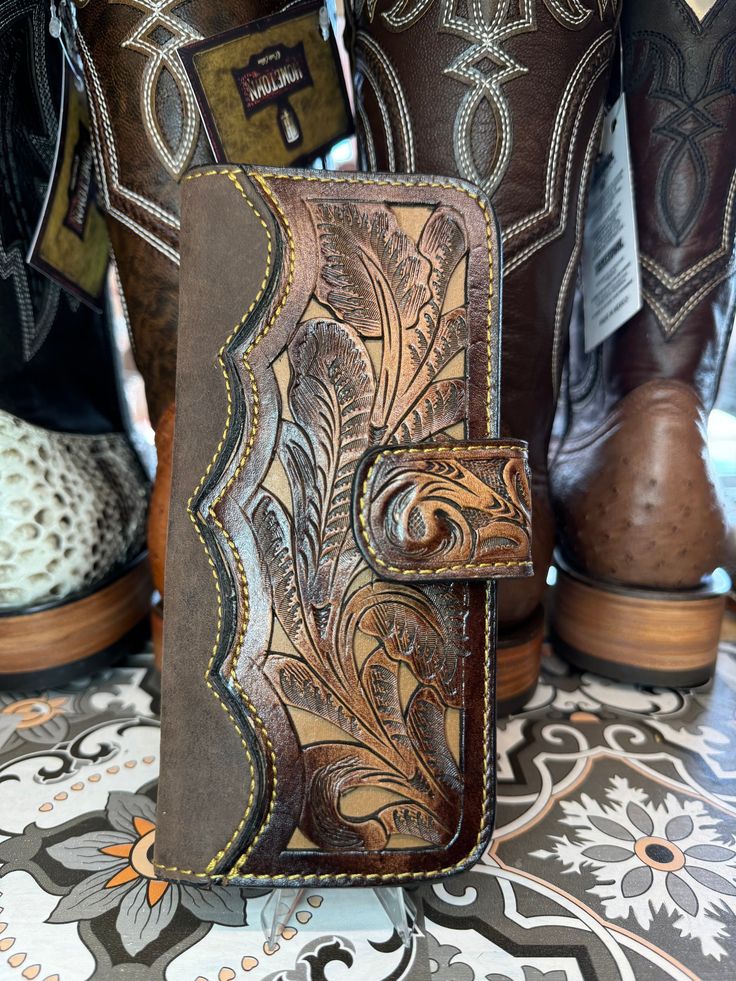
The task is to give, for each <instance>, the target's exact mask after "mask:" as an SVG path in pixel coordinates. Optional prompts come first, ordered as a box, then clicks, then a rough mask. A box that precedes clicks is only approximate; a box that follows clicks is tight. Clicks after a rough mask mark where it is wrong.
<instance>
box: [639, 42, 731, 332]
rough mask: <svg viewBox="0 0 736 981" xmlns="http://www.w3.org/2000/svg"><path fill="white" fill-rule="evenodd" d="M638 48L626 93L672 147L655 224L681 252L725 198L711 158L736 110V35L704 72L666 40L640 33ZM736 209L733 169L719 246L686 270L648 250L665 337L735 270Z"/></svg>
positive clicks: (646, 277)
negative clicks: (642, 104) (643, 106)
mask: <svg viewBox="0 0 736 981" xmlns="http://www.w3.org/2000/svg"><path fill="white" fill-rule="evenodd" d="M634 42H635V43H634V44H633V45H632V47H631V49H630V57H629V59H628V63H627V66H626V67H627V76H628V78H629V81H628V83H627V91H629V92H630V93H631V94H632V95H633V96H634V97H635V98H636V99H637V100H642V101H644V100H645V101H646V102H647V103H649V104H650V106H651V107H652V108H653V111H654V112H656V114H657V118H656V125H655V126H654V128H653V133H654V134H655V135H656V136H659V137H664V138H665V139H666V140H667V141H668V143H669V150H668V151H667V152H665V153H663V154H662V156H661V162H660V167H659V173H658V175H657V182H656V191H655V202H656V218H657V222H658V224H659V227H660V228H661V231H662V235H663V238H665V239H666V240H667V241H668V242H669V243H670V245H671V246H672V247H675V248H678V247H681V246H684V245H687V244H688V240H692V238H693V236H694V235H695V234H696V233H697V227H698V223H699V222H700V221H701V220H703V216H704V212H705V211H706V207H707V206H708V205H709V204H710V202H711V201H712V200H713V197H714V195H717V196H718V197H719V198H720V197H721V194H722V191H721V190H719V189H714V186H713V185H714V180H717V178H718V171H719V170H720V169H721V168H720V167H718V168H715V167H714V166H713V161H712V159H709V153H710V154H711V156H712V152H713V150H712V148H713V146H714V145H715V146H717V145H718V144H719V143H720V144H721V145H722V146H724V147H725V145H726V141H727V139H728V138H727V136H726V132H727V129H728V119H729V118H730V117H732V116H733V114H734V107H735V106H736V34H734V33H731V34H728V35H726V36H725V37H724V38H722V39H721V41H720V42H719V43H718V44H717V45H716V46H715V48H714V50H713V53H712V55H711V57H710V58H709V59H708V61H707V63H706V66H705V70H704V71H702V72H698V71H697V67H696V66H693V65H692V64H690V63H688V65H686V64H685V55H684V53H683V50H682V48H681V47H680V46H678V45H677V44H676V43H675V42H674V41H672V40H671V39H669V38H668V37H666V36H665V35H663V34H659V33H654V32H641V33H639V34H637V35H636V36H635V38H634ZM655 107H656V108H655ZM683 187H687V188H688V193H687V194H686V195H683V193H682V188H683ZM724 190H725V189H724ZM735 204H736V170H732V172H731V180H730V186H729V187H728V189H727V192H726V207H725V208H724V209H723V220H722V226H721V229H720V241H719V242H718V247H717V248H716V249H715V250H713V251H712V252H710V253H708V254H707V255H704V256H701V257H700V258H698V261H696V262H693V263H691V264H689V265H688V267H687V268H685V269H675V270H671V269H667V268H665V267H664V266H663V265H662V264H661V263H659V262H657V261H655V259H654V258H652V257H651V256H650V255H647V253H646V251H645V250H644V249H642V254H641V265H642V280H643V282H642V286H643V295H644V299H645V302H646V303H647V305H648V306H649V307H650V309H651V310H652V311H653V312H654V315H655V316H656V318H657V320H658V321H659V323H660V325H661V327H662V330H663V331H664V333H665V334H666V335H667V336H671V335H673V334H674V333H675V332H676V331H677V329H678V328H679V326H680V325H681V324H682V323H683V321H684V320H685V319H686V317H687V315H688V314H689V313H690V312H691V311H692V310H693V309H694V307H695V306H696V305H697V304H698V303H699V302H700V301H701V300H702V299H703V298H704V297H705V296H706V295H707V294H708V293H709V292H710V291H711V290H713V289H714V288H715V287H716V286H717V285H718V284H719V283H720V282H722V281H723V280H724V279H725V278H726V276H728V275H729V274H730V272H731V271H732V270H733V264H734V252H733V242H734V233H735V231H736V223H735V221H734V205H735ZM707 221H708V222H709V223H710V219H709V218H708V219H707ZM714 230H715V229H714Z"/></svg>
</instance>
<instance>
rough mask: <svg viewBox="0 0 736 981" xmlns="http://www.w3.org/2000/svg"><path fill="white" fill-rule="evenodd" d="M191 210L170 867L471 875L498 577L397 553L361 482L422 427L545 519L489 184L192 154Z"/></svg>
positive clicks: (482, 800)
mask: <svg viewBox="0 0 736 981" xmlns="http://www.w3.org/2000/svg"><path fill="white" fill-rule="evenodd" d="M182 220H183V234H182V250H183V251H182V270H183V277H182V283H183V284H184V288H183V290H182V295H181V322H180V347H179V365H178V380H177V415H176V428H175V439H174V468H173V469H174V472H173V485H172V498H171V501H172V504H171V512H170V514H171V517H170V528H169V545H168V553H167V563H166V595H167V600H166V602H167V613H166V629H165V638H164V643H165V653H164V671H163V696H164V697H163V704H164V707H165V708H164V716H163V733H162V767H161V783H160V787H159V799H158V830H157V840H156V853H155V859H154V862H155V866H156V871H157V875H160V876H165V877H169V878H174V879H185V880H191V881H194V882H201V883H207V882H212V881H215V882H232V883H236V884H260V885H284V884H287V883H288V884H290V885H298V884H300V883H303V884H305V885H308V884H313V883H316V882H319V883H321V884H323V885H330V884H334V885H350V884H354V885H375V884H395V883H405V882H411V881H415V880H416V881H419V880H421V879H423V878H431V877H435V876H440V875H448V874H450V873H452V872H455V871H459V870H460V869H462V868H465V867H467V866H468V865H469V864H471V863H472V862H473V861H475V860H476V859H477V858H478V856H479V855H480V854H481V852H482V850H483V848H484V847H485V845H486V843H487V841H488V839H489V836H490V831H491V825H492V816H493V788H494V776H493V774H494V748H493V714H494V706H493V701H494V699H493V644H494V639H493V638H494V630H495V601H494V589H495V587H494V584H493V582H491V581H488V582H477V581H475V582H474V581H471V580H469V579H467V580H466V579H464V580H461V581H431V582H422V583H418V582H411V581H408V582H400V583H399V582H392V581H388V580H387V579H386V578H384V577H383V576H382V575H379V574H376V573H375V572H373V571H372V569H371V568H370V567H369V565H368V564H367V563H366V561H365V559H364V558H363V555H362V553H361V551H360V547H359V545H358V537H359V535H360V531H359V526H356V525H355V524H354V522H353V521H352V507H351V500H352V499H353V497H354V495H355V487H356V483H359V482H360V478H359V477H358V476H356V474H358V473H359V472H363V469H364V467H365V465H366V464H369V465H370V461H371V460H372V459H373V456H374V452H375V451H376V450H387V449H393V448H398V447H399V446H402V444H405V443H406V440H407V438H408V439H409V440H410V442H411V444H412V445H411V447H410V449H412V450H413V449H420V448H421V449H422V450H423V451H424V450H431V449H433V448H437V449H441V451H442V453H443V456H445V457H447V454H448V453H449V454H451V455H450V456H449V459H451V460H452V461H454V463H455V466H456V467H457V465H458V464H459V462H460V461H462V460H463V454H466V455H469V456H473V457H475V459H476V462H477V460H478V454H480V455H481V456H483V455H484V459H485V468H484V467H480V471H479V472H482V473H483V474H484V476H485V477H486V478H487V479H488V480H489V481H490V483H493V482H494V480H497V481H498V492H499V495H500V496H501V497H503V498H504V500H505V501H507V502H508V510H509V513H510V514H511V513H513V518H514V519H515V520H516V521H517V522H518V525H517V524H514V528H515V529H517V528H521V529H523V530H524V531H525V532H528V525H527V513H526V509H527V508H528V502H527V500H526V493H527V492H526V486H525V484H526V481H525V470H524V461H523V456H524V454H523V447H522V446H521V445H519V444H517V443H514V444H513V448H512V449H508V448H504V447H508V446H510V445H511V441H509V442H508V443H507V442H505V441H499V442H498V443H493V442H489V440H491V441H492V440H493V439H494V438H495V437H496V434H497V399H498V368H499V361H498V314H499V305H498V304H499V296H498V286H499V281H498V276H499V248H498V238H497V231H496V225H495V220H494V216H493V213H492V211H491V208H490V205H489V204H488V202H487V199H486V198H485V197H484V196H483V195H482V194H480V193H479V192H478V190H477V189H476V188H474V187H472V186H470V185H467V184H465V183H463V182H461V181H457V180H453V179H450V178H444V177H442V178H435V177H424V178H416V177H410V176H405V175H402V176H397V177H392V176H390V175H378V176H372V175H365V174H353V175H347V174H344V175H340V174H329V173H325V172H315V171H284V170H274V171H270V172H269V171H267V170H264V169H259V168H252V169H251V168H248V169H246V168H236V167H233V166H224V167H212V168H205V169H203V170H197V171H194V172H192V173H191V174H190V175H187V179H186V180H185V181H184V192H183V219H182ZM465 443H469V444H471V446H470V447H466V446H465ZM401 452H402V453H404V452H406V450H405V449H404V448H402V450H401ZM463 465H464V467H465V468H466V469H467V468H469V467H470V465H471V461H470V459H467V460H465V461H463ZM509 467H511V468H514V470H515V474H516V478H515V480H512V479H511V478H509V479H508V483H506V482H504V480H503V471H504V470H505V469H506V468H509ZM493 473H495V476H493ZM468 479H469V478H468ZM453 486H454V487H455V489H456V492H458V493H459V492H460V483H459V482H456V484H455V485H453ZM471 489H472V488H471ZM515 494H516V495H521V497H522V498H523V499H524V507H522V506H521V504H519V505H518V506H516V505H514V506H512V502H513V497H514V495H515ZM460 503H461V505H462V506H461V508H460V510H459V513H460V514H461V515H462V516H463V518H464V520H466V521H467V520H468V518H469V514H470V513H469V511H468V510H467V509H466V501H465V500H461V502H460ZM432 507H433V506H432ZM432 507H430V508H429V509H420V513H419V514H418V515H417V518H418V519H420V518H422V516H423V515H424V516H425V517H426V518H427V519H428V520H431V519H432V513H433V512H432ZM415 510H416V508H415ZM488 513H490V510H489V512H488ZM434 514H435V516H436V512H434ZM504 528H506V526H504ZM462 534H463V535H467V534H468V532H467V530H463V532H462ZM458 547H460V548H462V549H463V550H464V551H465V552H467V551H468V548H469V547H470V545H469V544H468V547H466V546H465V545H462V544H461V543H458ZM502 547H503V546H502V544H501V543H500V542H498V543H496V545H495V548H502ZM525 548H526V552H525V554H527V555H528V540H527V541H526V546H525ZM527 567H528V563H527V562H526V560H525V559H524V560H523V561H521V564H520V566H519V571H520V572H522V573H523V572H524V571H526V570H527ZM204 733H206V738H203V734H204Z"/></svg>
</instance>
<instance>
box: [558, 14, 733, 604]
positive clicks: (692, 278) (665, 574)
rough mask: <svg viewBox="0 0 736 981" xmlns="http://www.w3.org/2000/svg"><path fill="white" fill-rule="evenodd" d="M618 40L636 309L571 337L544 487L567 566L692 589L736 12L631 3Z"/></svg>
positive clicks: (715, 533)
mask: <svg viewBox="0 0 736 981" xmlns="http://www.w3.org/2000/svg"><path fill="white" fill-rule="evenodd" d="M622 35H623V46H624V86H625V90H626V97H627V105H628V113H629V121H630V134H629V135H630V144H631V159H632V167H633V177H634V189H635V196H636V212H637V225H638V235H639V245H640V264H641V275H642V290H643V300H644V306H643V308H642V310H641V311H640V312H639V313H638V314H637V315H636V316H634V317H632V319H631V320H630V321H629V322H628V323H627V324H625V325H624V326H623V327H622V328H621V329H619V330H618V331H616V333H615V334H613V335H612V336H611V337H610V338H608V339H607V340H605V341H604V342H603V344H601V345H600V346H599V347H598V348H596V350H595V351H594V352H593V353H592V354H591V355H590V356H589V357H586V356H584V355H583V353H582V339H581V338H580V337H578V338H577V339H576V344H575V345H574V348H573V351H572V354H573V357H572V358H571V367H570V403H571V405H570V410H571V411H570V417H569V425H568V431H567V433H566V435H565V437H564V440H563V442H562V448H561V451H560V454H559V457H558V458H557V459H556V460H555V461H554V463H553V467H552V487H553V491H554V497H555V506H556V510H557V514H558V523H559V527H560V529H561V536H562V543H563V548H564V551H565V555H566V558H567V560H568V561H569V562H570V563H571V564H572V565H573V566H574V567H575V568H577V569H580V570H581V571H583V572H585V573H587V574H588V575H590V576H593V577H595V576H599V577H600V578H602V579H605V580H609V581H616V582H620V583H628V584H630V585H632V586H647V587H651V588H660V589H670V588H691V587H695V586H697V585H698V583H699V581H700V580H701V578H702V577H703V576H707V575H710V573H711V572H712V571H713V569H714V567H715V566H716V565H718V564H719V563H720V562H721V561H723V548H724V536H725V524H724V515H723V505H722V503H721V501H720V498H719V493H718V490H717V487H716V478H715V476H714V473H713V471H712V469H711V467H710V463H709V458H708V449H707V441H706V434H705V419H706V418H707V413H708V411H709V410H710V409H711V407H712V406H713V403H714V401H715V397H716V393H717V390H718V382H719V377H720V373H721V368H722V364H723V358H724V355H725V351H726V347H727V345H728V339H729V337H730V334H731V329H732V326H733V319H734V313H735V312H736V276H735V275H734V266H733V262H734V233H735V232H736V217H735V215H734V206H735V205H736V155H735V154H734V139H733V134H734V131H736V90H735V89H734V86H733V59H734V53H735V52H736V5H734V4H733V3H731V2H729V0H718V2H717V3H715V4H714V5H713V7H712V8H711V10H710V11H709V12H708V13H707V14H706V15H705V17H704V18H703V19H702V20H699V19H698V18H697V17H696V15H695V14H694V13H693V11H692V10H691V9H690V8H689V7H688V6H687V4H685V3H681V2H679V0H663V2H660V3H657V4H648V3H646V4H645V3H641V4H628V5H627V6H626V7H625V8H624V16H623V22H622ZM576 333H579V332H578V331H576ZM604 480H605V481H606V482H607V483H608V485H609V487H608V488H605V487H604V486H603V481H604ZM614 488H615V494H614V490H613V489H614ZM655 489H656V493H655ZM584 502H585V503H584Z"/></svg>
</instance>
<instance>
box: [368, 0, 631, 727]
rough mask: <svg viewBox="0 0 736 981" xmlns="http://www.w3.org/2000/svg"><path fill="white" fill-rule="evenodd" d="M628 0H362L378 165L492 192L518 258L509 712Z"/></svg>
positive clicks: (532, 648)
mask: <svg viewBox="0 0 736 981" xmlns="http://www.w3.org/2000/svg"><path fill="white" fill-rule="evenodd" d="M618 8H619V0H521V2H518V3H510V2H508V0H474V2H470V3H464V4H460V3H458V2H456V0H409V2H407V3H402V4H396V3H394V2H392V0H369V2H367V3H363V2H361V0H357V2H356V7H355V9H354V11H353V21H354V23H353V25H352V29H351V37H350V41H351V48H352V55H353V65H354V74H355V83H356V97H357V115H358V127H359V146H360V149H361V153H362V156H363V164H364V166H365V167H366V168H367V169H372V170H390V171H410V172H419V173H427V174H448V175H453V176H459V177H463V178H466V179H467V180H470V181H472V182H473V183H475V184H477V185H478V186H479V187H480V188H482V189H483V190H484V191H486V192H487V193H488V194H490V195H491V198H492V201H493V204H494V206H495V208H496V212H497V214H498V218H499V221H500V224H501V231H502V237H503V247H504V280H503V358H502V367H501V372H502V386H501V426H502V430H503V432H504V433H505V434H511V433H513V434H515V435H516V436H519V437H521V438H523V439H526V440H527V441H528V442H529V450H530V455H529V459H530V464H531V468H532V499H533V507H534V544H533V549H534V552H533V554H534V567H535V576H534V578H533V579H530V580H524V581H523V582H522V581H518V582H505V583H501V584H499V591H498V596H499V639H498V675H497V693H498V704H499V712H501V713H503V712H509V711H513V710H515V709H517V708H519V707H520V706H521V705H523V703H524V702H525V701H526V700H527V699H528V697H529V696H530V694H531V693H532V692H533V690H534V688H535V686H536V683H537V675H538V671H539V657H540V651H541V645H542V639H543V617H542V607H541V601H542V596H543V592H544V588H545V580H546V575H547V570H548V567H549V564H550V559H551V555H552V547H553V542H554V525H553V519H552V511H551V507H550V501H549V491H548V476H547V448H548V444H549V438H550V430H551V426H552V420H553V417H554V412H555V405H556V400H557V393H558V386H559V381H560V374H561V365H562V363H563V359H564V356H565V351H566V344H567V329H568V324H569V319H570V309H571V304H572V297H573V291H574V284H575V271H576V267H577V263H578V258H579V254H580V247H581V240H582V229H583V223H584V216H585V205H586V197H587V187H588V177H589V173H590V167H591V162H592V161H593V159H594V158H595V155H596V150H597V147H598V139H599V132H600V122H601V119H602V113H603V101H604V97H605V94H606V90H607V87H608V80H609V75H610V68H611V60H612V55H613V51H614V47H615V39H616V25H617V21H618V16H619V9H618Z"/></svg>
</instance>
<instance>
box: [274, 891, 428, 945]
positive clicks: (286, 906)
mask: <svg viewBox="0 0 736 981" xmlns="http://www.w3.org/2000/svg"><path fill="white" fill-rule="evenodd" d="M306 891H307V890H306V889H274V890H273V892H272V893H271V895H270V896H269V897H268V899H267V900H266V902H265V904H264V906H263V910H262V911H261V926H262V928H263V934H264V936H265V938H266V945H267V947H268V949H269V950H273V948H274V947H275V946H276V944H277V943H278V938H279V937H280V936H281V934H282V933H283V931H284V930H285V929H286V927H287V926H288V925H289V920H290V919H291V918H292V916H293V915H294V910H295V909H296V907H297V906H298V904H299V902H300V900H301V899H302V897H303V895H304V893H305V892H306ZM373 892H374V893H375V894H376V898H377V899H378V901H379V902H380V904H381V906H383V908H384V910H385V911H386V915H387V916H388V918H389V920H390V921H391V923H392V925H393V927H394V929H395V930H396V932H397V933H398V935H399V937H400V938H401V942H402V943H403V945H404V946H405V947H408V946H409V944H410V943H411V925H410V922H409V912H408V910H407V905H406V896H405V894H404V890H403V889H402V888H401V886H380V887H378V888H377V889H374V890H373Z"/></svg>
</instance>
